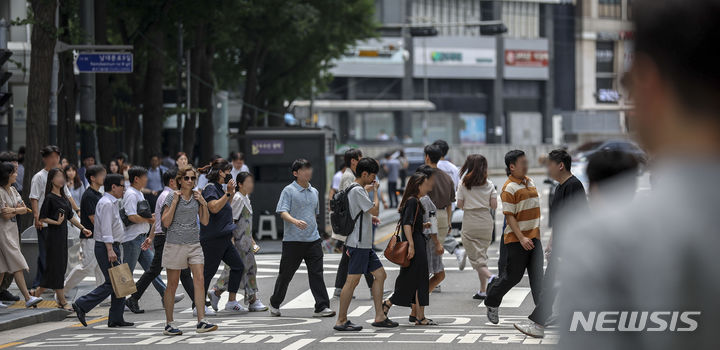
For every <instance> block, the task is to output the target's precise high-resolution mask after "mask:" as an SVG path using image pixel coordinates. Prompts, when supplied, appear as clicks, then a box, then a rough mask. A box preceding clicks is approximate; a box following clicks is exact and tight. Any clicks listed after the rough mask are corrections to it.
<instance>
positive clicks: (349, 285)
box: [331, 158, 398, 331]
mask: <svg viewBox="0 0 720 350" xmlns="http://www.w3.org/2000/svg"><path fill="white" fill-rule="evenodd" d="M379 168H380V167H379V166H378V163H377V162H376V161H375V160H374V159H372V158H363V159H361V160H360V161H359V162H358V163H357V167H356V169H355V182H354V183H353V184H352V185H351V186H350V187H348V188H347V189H346V190H344V191H342V192H341V193H339V194H338V195H336V197H335V198H334V199H333V202H332V206H333V217H332V218H331V221H333V228H335V226H336V225H338V226H342V227H338V232H337V233H338V234H340V235H343V234H347V240H346V241H345V247H346V251H345V255H347V257H348V258H349V262H348V275H347V280H346V281H345V285H344V286H343V288H342V292H341V293H340V309H339V311H338V319H337V322H336V323H335V327H333V329H335V330H336V331H360V330H362V326H358V325H355V324H354V323H352V322H350V321H349V320H348V319H347V311H348V308H349V307H350V301H351V300H352V297H353V293H354V292H355V287H357V285H358V283H360V278H361V277H362V275H363V274H366V273H368V272H369V273H371V274H372V275H373V277H374V278H375V279H374V281H373V284H372V288H371V291H372V298H373V304H374V306H375V322H373V324H372V325H373V326H374V327H383V328H393V327H397V326H398V323H397V322H393V321H391V320H390V319H389V318H387V316H386V315H385V314H384V313H383V309H382V305H381V301H382V297H383V286H384V283H385V278H386V277H387V275H386V273H385V269H384V268H383V266H382V263H380V259H379V258H378V256H377V255H376V254H375V251H374V250H373V249H372V244H373V241H372V216H373V215H378V213H379V212H380V200H379V199H378V187H379V183H378V182H377V181H376V180H375V177H376V175H377V173H378V170H379ZM369 191H372V192H373V200H372V202H371V201H370V197H369V196H368V192H369ZM350 228H352V230H351V231H350V230H349V229H350ZM348 231H349V232H348Z"/></svg>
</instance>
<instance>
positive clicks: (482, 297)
mask: <svg viewBox="0 0 720 350" xmlns="http://www.w3.org/2000/svg"><path fill="white" fill-rule="evenodd" d="M486 297H487V293H483V294H480V293H478V292H475V295H473V297H472V298H473V299H475V300H485V298H486Z"/></svg>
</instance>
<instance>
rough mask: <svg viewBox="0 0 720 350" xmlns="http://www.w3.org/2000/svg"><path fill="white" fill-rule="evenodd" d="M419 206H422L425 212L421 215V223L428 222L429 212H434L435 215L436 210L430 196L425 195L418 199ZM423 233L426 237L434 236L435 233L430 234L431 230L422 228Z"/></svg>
mask: <svg viewBox="0 0 720 350" xmlns="http://www.w3.org/2000/svg"><path fill="white" fill-rule="evenodd" d="M420 204H422V206H423V208H424V209H425V212H424V213H423V222H430V212H431V211H434V212H435V213H436V214H437V208H436V207H435V204H433V202H432V199H430V196H428V195H425V196H423V197H422V198H420ZM423 233H424V234H426V235H436V234H437V232H432V228H423Z"/></svg>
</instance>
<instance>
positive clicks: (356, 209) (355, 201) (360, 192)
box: [345, 185, 373, 249]
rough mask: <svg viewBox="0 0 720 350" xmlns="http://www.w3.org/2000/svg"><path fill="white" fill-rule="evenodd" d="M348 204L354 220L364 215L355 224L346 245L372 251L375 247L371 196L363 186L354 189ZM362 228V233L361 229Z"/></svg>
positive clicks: (350, 193)
mask: <svg viewBox="0 0 720 350" xmlns="http://www.w3.org/2000/svg"><path fill="white" fill-rule="evenodd" d="M348 202H349V203H350V215H352V217H353V219H354V218H355V217H356V216H357V215H358V214H360V213H361V212H362V213H363V214H362V215H361V216H360V217H359V218H358V219H357V221H356V222H355V227H354V228H353V231H352V232H351V233H350V234H349V235H348V237H347V240H346V241H345V245H346V246H348V247H351V248H366V249H371V248H372V246H373V238H372V215H370V212H369V210H370V209H372V207H373V202H372V201H371V200H370V195H369V194H368V192H367V191H365V189H364V188H363V187H362V186H359V185H358V186H355V187H353V188H352V189H351V190H350V192H349V193H348ZM361 226H362V232H361V231H360V227H361Z"/></svg>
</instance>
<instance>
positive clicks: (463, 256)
mask: <svg viewBox="0 0 720 350" xmlns="http://www.w3.org/2000/svg"><path fill="white" fill-rule="evenodd" d="M455 257H456V258H457V261H458V269H460V271H462V270H465V264H466V263H467V253H466V252H465V248H457V249H455Z"/></svg>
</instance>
